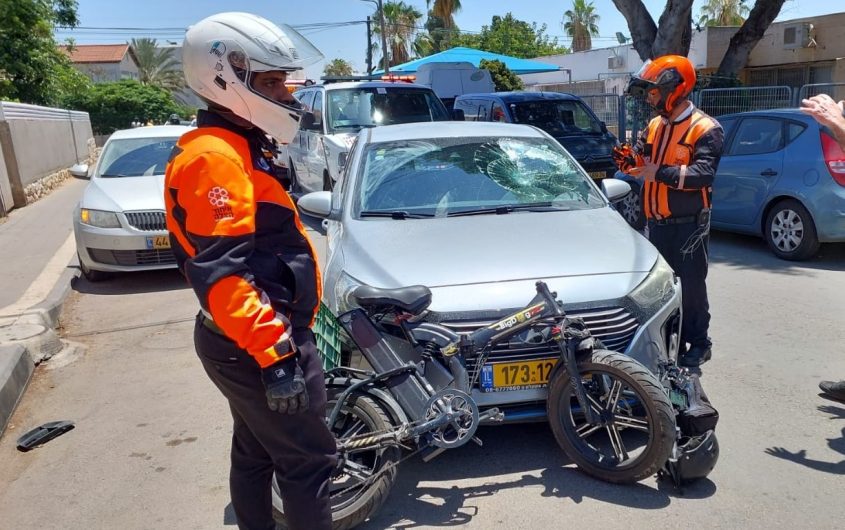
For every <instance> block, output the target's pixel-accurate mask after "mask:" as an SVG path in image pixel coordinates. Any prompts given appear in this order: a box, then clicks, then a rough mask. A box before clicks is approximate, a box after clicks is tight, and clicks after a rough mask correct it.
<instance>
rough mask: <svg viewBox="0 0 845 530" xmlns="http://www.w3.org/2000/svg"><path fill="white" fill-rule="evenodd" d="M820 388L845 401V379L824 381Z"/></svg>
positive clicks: (829, 394) (830, 395)
mask: <svg viewBox="0 0 845 530" xmlns="http://www.w3.org/2000/svg"><path fill="white" fill-rule="evenodd" d="M819 388H821V389H822V392H824V393H825V394H827V395H828V396H829V397H832V398H834V399H837V400H839V401H845V381H822V382H821V383H819Z"/></svg>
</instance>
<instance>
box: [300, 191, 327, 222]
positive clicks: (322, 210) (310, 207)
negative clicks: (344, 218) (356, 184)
mask: <svg viewBox="0 0 845 530" xmlns="http://www.w3.org/2000/svg"><path fill="white" fill-rule="evenodd" d="M296 204H297V206H299V209H300V210H302V212H303V213H305V214H308V215H310V216H312V217H319V218H321V219H326V218H328V217H329V214H330V213H331V211H332V192H330V191H315V192H312V193H307V194H305V195H303V196H302V197H301V198H300V199H299V201H297V203H296Z"/></svg>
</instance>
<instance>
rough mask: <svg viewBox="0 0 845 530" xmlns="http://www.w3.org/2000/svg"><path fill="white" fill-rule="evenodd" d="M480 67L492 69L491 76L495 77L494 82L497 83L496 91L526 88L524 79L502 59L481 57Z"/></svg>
mask: <svg viewBox="0 0 845 530" xmlns="http://www.w3.org/2000/svg"><path fill="white" fill-rule="evenodd" d="M478 67H479V68H483V69H485V70H489V71H490V77H492V78H493V84H494V85H496V92H509V91H511V90H522V89H524V88H525V85H524V84H523V83H522V79H520V78H519V76H517V75H516V74H515V73H513V72H511V71H510V69H509V68H508V67H507V66H506V65H505V63H503V62H502V61H498V60H493V61H488V60H487V59H481V61H480V62H479V63H478Z"/></svg>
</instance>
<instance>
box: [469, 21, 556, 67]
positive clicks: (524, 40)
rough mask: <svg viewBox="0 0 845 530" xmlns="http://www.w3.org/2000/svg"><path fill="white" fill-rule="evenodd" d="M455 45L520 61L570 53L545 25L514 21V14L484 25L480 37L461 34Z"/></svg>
mask: <svg viewBox="0 0 845 530" xmlns="http://www.w3.org/2000/svg"><path fill="white" fill-rule="evenodd" d="M453 45H454V46H466V47H468V48H475V49H478V50H484V51H488V52H493V53H501V54H504V55H510V56H513V57H521V58H533V57H540V56H543V55H557V54H561V53H567V52H568V50H567V49H566V48H565V47H564V46H561V45H559V44H558V42H557V38H552V37H550V36H548V35H546V25H545V24H543V25H542V26H537V24H536V23H533V22H532V23H531V24H529V23H528V22H524V21H522V20H519V19H516V18H514V16H513V14H511V13H508V14H507V15H505V16H504V17H500V16H498V15H496V16H494V17H493V20H492V22H491V24H490V25H489V26H483V27H482V28H481V32H480V33H479V34H462V35H460V36H458V37H456V38H455V41H454V42H453Z"/></svg>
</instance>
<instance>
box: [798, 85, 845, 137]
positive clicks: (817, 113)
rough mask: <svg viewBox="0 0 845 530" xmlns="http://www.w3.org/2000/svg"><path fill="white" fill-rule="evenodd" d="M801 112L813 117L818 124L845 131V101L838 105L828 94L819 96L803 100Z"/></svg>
mask: <svg viewBox="0 0 845 530" xmlns="http://www.w3.org/2000/svg"><path fill="white" fill-rule="evenodd" d="M801 111H802V112H804V113H805V114H809V115H810V116H812V117H813V118H814V119H815V120H816V121H817V122H819V123H821V124H822V125H824V126H825V127H830V128H832V129H837V128H838V129H843V130H845V116H843V113H845V101H840V102H839V103H837V102H836V101H834V100H833V98H832V97H830V96H828V95H827V94H819V95H818V96H813V97H811V98H810V99H803V100H801Z"/></svg>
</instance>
